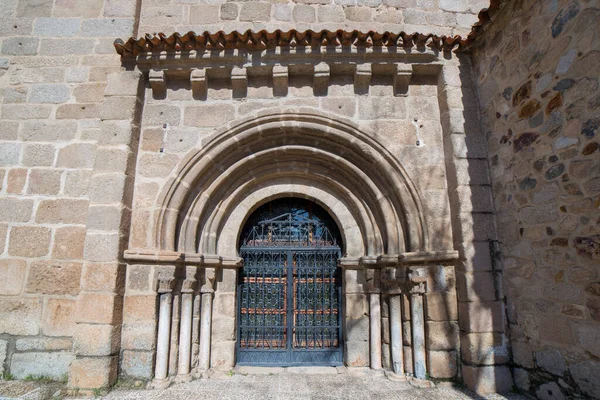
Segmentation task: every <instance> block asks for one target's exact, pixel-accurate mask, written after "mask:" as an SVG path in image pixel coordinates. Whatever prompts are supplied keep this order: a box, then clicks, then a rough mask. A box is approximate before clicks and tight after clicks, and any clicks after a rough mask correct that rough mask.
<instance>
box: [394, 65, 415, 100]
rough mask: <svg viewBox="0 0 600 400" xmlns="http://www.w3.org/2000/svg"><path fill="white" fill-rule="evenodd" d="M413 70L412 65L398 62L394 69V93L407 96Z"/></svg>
mask: <svg viewBox="0 0 600 400" xmlns="http://www.w3.org/2000/svg"><path fill="white" fill-rule="evenodd" d="M412 74H413V70H412V67H411V66H410V65H405V64H396V70H395V71H394V95H395V96H407V95H408V85H409V84H410V80H411V78H412Z"/></svg>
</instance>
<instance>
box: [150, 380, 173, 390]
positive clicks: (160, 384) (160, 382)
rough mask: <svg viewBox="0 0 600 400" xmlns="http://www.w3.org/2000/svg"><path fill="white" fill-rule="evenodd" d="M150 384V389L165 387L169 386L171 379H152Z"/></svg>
mask: <svg viewBox="0 0 600 400" xmlns="http://www.w3.org/2000/svg"><path fill="white" fill-rule="evenodd" d="M150 386H151V387H152V389H166V388H168V387H169V386H171V379H169V378H166V379H153V380H152V383H151V384H150Z"/></svg>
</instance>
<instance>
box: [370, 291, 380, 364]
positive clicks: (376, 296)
mask: <svg viewBox="0 0 600 400" xmlns="http://www.w3.org/2000/svg"><path fill="white" fill-rule="evenodd" d="M380 296H381V293H379V292H378V291H375V292H371V293H369V327H370V328H369V332H370V337H371V340H370V360H371V368H372V369H381V301H380Z"/></svg>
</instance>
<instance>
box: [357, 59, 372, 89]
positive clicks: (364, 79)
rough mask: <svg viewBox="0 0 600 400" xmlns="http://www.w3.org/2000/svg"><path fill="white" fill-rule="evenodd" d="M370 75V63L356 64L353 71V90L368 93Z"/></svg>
mask: <svg viewBox="0 0 600 400" xmlns="http://www.w3.org/2000/svg"><path fill="white" fill-rule="evenodd" d="M372 76H373V71H372V68H371V64H358V65H357V66H356V71H355V72H354V92H355V93H358V94H367V93H369V85H370V84H371V77H372Z"/></svg>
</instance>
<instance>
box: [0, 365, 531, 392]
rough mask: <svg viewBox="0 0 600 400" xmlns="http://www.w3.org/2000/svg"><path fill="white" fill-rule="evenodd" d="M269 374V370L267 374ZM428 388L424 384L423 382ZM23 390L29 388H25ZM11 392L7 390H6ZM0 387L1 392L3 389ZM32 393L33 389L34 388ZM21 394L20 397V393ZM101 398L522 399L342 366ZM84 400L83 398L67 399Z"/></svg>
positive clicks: (237, 373) (244, 373) (252, 373)
mask: <svg viewBox="0 0 600 400" xmlns="http://www.w3.org/2000/svg"><path fill="white" fill-rule="evenodd" d="M271 371H273V372H271ZM423 382H424V383H425V384H429V382H427V381H421V383H420V384H421V385H422V383H423ZM26 386H28V387H30V389H29V390H27V388H26ZM10 388H12V396H11V395H10V394H9V393H10V392H11V391H10V390H8V391H7V389H10ZM3 389H4V390H3ZM34 389H35V390H34ZM19 391H20V392H21V393H18V392H19ZM55 391H56V388H53V390H44V387H42V388H41V390H40V387H39V385H37V387H36V385H34V384H31V383H28V382H22V381H21V382H19V381H12V382H6V381H0V400H4V399H7V400H8V399H27V400H45V399H53V400H57V399H62V398H63V397H62V396H60V395H58V396H57V394H58V393H59V392H55ZM96 398H102V399H105V400H158V399H161V400H163V399H164V400H217V399H218V400H221V399H222V400H236V399H240V400H255V399H257V400H258V399H260V400H271V399H272V400H320V399H322V400H327V399H343V400H362V399H369V400H379V399H381V400H384V399H385V400H392V399H398V400H400V399H402V400H455V399H477V400H525V399H526V397H524V396H522V395H518V394H513V393H511V394H508V395H498V394H493V395H487V396H478V395H477V394H475V393H473V392H471V391H469V390H467V389H464V388H462V387H457V386H452V385H451V384H449V383H446V384H444V383H441V384H438V385H437V386H436V387H428V388H423V387H418V386H417V383H410V382H407V381H406V380H398V378H395V379H391V378H388V377H387V376H385V375H384V374H383V373H381V372H380V373H377V372H373V371H370V370H368V369H364V370H362V369H361V370H355V371H349V370H347V369H345V368H338V369H335V368H329V369H327V368H313V369H311V370H306V369H301V368H286V369H284V368H271V369H267V368H244V367H242V368H237V369H236V370H234V371H230V372H221V373H212V374H211V375H210V377H208V378H202V379H197V380H194V381H191V382H188V383H180V384H174V385H172V386H171V387H169V388H168V389H165V390H155V389H121V388H117V389H115V390H113V391H112V392H110V393H109V394H107V395H104V396H97V397H96ZM65 399H70V400H83V399H84V397H79V398H77V399H76V398H73V397H70V398H69V397H65Z"/></svg>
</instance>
